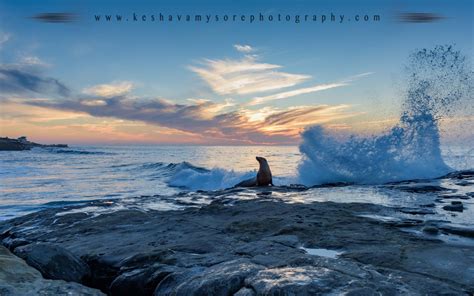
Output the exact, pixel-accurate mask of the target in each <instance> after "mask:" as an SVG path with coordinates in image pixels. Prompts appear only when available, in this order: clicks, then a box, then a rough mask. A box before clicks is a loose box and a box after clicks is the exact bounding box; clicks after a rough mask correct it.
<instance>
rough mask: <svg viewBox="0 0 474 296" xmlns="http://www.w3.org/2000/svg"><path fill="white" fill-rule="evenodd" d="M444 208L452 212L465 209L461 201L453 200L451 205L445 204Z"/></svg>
mask: <svg viewBox="0 0 474 296" xmlns="http://www.w3.org/2000/svg"><path fill="white" fill-rule="evenodd" d="M443 209H444V210H446V211H452V212H462V211H463V210H464V206H463V204H462V202H460V201H452V202H451V204H450V205H446V206H444V207H443Z"/></svg>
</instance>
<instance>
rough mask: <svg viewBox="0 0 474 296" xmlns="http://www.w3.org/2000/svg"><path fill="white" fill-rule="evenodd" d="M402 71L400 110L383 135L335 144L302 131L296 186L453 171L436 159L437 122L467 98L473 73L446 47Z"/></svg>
mask: <svg viewBox="0 0 474 296" xmlns="http://www.w3.org/2000/svg"><path fill="white" fill-rule="evenodd" d="M406 70H407V72H408V82H407V85H408V87H407V92H406V98H405V100H404V101H403V104H402V110H403V111H402V114H401V116H400V120H399V123H398V124H397V125H396V126H395V127H393V128H392V129H391V130H390V131H388V132H387V133H385V134H383V135H378V136H373V137H367V138H361V137H358V136H352V137H350V138H349V139H348V140H347V141H340V140H338V139H336V138H335V137H334V136H333V135H331V133H330V132H329V131H327V130H325V129H324V128H323V127H321V126H313V127H310V128H308V129H306V130H305V131H304V132H303V134H302V143H301V145H300V151H301V153H302V154H303V160H302V162H301V164H300V166H299V168H298V172H299V173H298V175H299V180H300V182H301V183H303V184H305V185H315V184H322V183H328V182H354V183H362V184H379V183H384V182H389V181H399V180H408V179H421V178H434V177H439V176H442V175H444V174H446V173H448V172H449V171H451V170H452V169H451V168H450V167H449V166H448V165H446V164H445V162H444V160H443V158H442V156H441V150H440V132H439V123H440V121H441V120H443V118H445V117H447V116H449V115H450V114H452V112H453V110H454V109H456V107H457V106H458V105H459V104H460V103H461V104H462V103H463V100H464V99H468V100H469V99H471V98H472V70H470V67H469V65H468V63H467V62H466V59H465V57H463V56H462V55H461V54H460V52H459V51H455V50H454V49H453V48H452V47H451V46H438V47H436V48H435V49H433V50H426V49H423V50H420V51H418V52H415V53H414V54H412V55H411V56H410V60H409V65H408V66H407V68H406ZM467 103H469V101H468V102H467Z"/></svg>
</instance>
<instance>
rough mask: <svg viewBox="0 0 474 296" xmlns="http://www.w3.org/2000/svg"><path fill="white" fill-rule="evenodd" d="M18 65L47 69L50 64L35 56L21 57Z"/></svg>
mask: <svg viewBox="0 0 474 296" xmlns="http://www.w3.org/2000/svg"><path fill="white" fill-rule="evenodd" d="M20 64H22V65H26V66H39V67H49V66H50V64H48V63H46V62H45V61H43V60H42V59H40V58H39V57H37V56H31V55H30V56H23V57H22V58H21V59H20Z"/></svg>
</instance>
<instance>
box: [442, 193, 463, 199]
mask: <svg viewBox="0 0 474 296" xmlns="http://www.w3.org/2000/svg"><path fill="white" fill-rule="evenodd" d="M439 197H442V198H444V199H469V197H468V196H466V195H461V194H445V195H440V196H439Z"/></svg>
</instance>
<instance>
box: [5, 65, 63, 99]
mask: <svg viewBox="0 0 474 296" xmlns="http://www.w3.org/2000/svg"><path fill="white" fill-rule="evenodd" d="M0 89H1V90H2V93H1V94H0V96H5V95H8V94H15V95H24V94H31V93H35V94H43V95H44V94H47V95H53V96H61V97H67V96H69V95H70V90H69V88H68V87H66V86H65V85H64V84H63V83H61V82H60V81H59V80H57V79H54V78H51V77H45V76H44V75H42V74H40V73H36V72H35V71H31V69H29V68H28V67H27V68H23V67H19V66H17V65H10V66H9V65H1V66H0Z"/></svg>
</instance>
